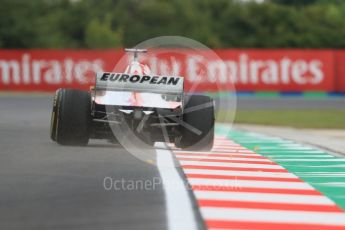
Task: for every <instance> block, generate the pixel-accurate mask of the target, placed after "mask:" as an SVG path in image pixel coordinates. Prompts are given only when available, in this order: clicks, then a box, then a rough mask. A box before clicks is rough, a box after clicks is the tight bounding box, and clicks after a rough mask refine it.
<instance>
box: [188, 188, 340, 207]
mask: <svg viewBox="0 0 345 230" xmlns="http://www.w3.org/2000/svg"><path fill="white" fill-rule="evenodd" d="M240 191H241V190H239V191H238V192H214V191H194V194H195V196H196V198H197V199H208V200H222V201H247V202H267V203H285V204H314V205H335V204H334V202H333V201H331V200H330V199H328V198H327V197H325V196H322V195H294V194H274V193H272V194H266V193H252V192H240Z"/></svg>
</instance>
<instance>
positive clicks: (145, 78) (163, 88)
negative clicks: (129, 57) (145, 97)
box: [95, 72, 184, 94]
mask: <svg viewBox="0 0 345 230" xmlns="http://www.w3.org/2000/svg"><path fill="white" fill-rule="evenodd" d="M183 80H184V79H183V77H175V76H158V75H138V74H127V73H110V72H98V73H97V76H96V85H95V90H105V91H131V92H133V91H135V92H147V93H160V94H182V93H183Z"/></svg>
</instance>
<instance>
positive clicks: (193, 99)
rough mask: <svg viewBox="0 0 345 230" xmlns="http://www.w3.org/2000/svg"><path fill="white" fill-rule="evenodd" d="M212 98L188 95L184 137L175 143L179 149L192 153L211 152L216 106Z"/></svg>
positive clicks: (185, 108) (183, 127) (185, 107)
mask: <svg viewBox="0 0 345 230" xmlns="http://www.w3.org/2000/svg"><path fill="white" fill-rule="evenodd" d="M213 104H214V103H213V100H212V99H211V98H210V97H207V96H203V95H186V96H185V105H184V114H183V122H184V123H185V124H184V125H181V133H182V136H181V137H180V138H179V139H177V142H175V144H176V146H177V147H180V148H183V149H186V150H191V151H209V150H211V149H212V146H213V140H214V120H215V118H214V105H213ZM196 132H197V133H196Z"/></svg>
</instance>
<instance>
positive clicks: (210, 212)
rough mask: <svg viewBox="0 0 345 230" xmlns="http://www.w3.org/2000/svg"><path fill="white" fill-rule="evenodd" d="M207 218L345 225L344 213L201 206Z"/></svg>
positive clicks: (202, 212) (203, 214)
mask: <svg viewBox="0 0 345 230" xmlns="http://www.w3.org/2000/svg"><path fill="white" fill-rule="evenodd" d="M201 214H202V216H203V217H204V218H205V219H206V220H225V221H248V222H265V223H267V222H268V223H299V224H327V225H335V226H339V225H340V226H345V214H344V213H322V212H306V211H280V210H279V211H278V210H274V211H271V210H260V209H244V208H201Z"/></svg>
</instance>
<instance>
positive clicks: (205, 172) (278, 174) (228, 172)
mask: <svg viewBox="0 0 345 230" xmlns="http://www.w3.org/2000/svg"><path fill="white" fill-rule="evenodd" d="M183 171H184V173H186V174H201V175H221V176H252V177H258V178H260V177H271V178H298V177H297V176H296V175H294V174H292V173H288V172H286V173H285V172H251V171H248V172H246V171H233V170H207V169H184V170H183Z"/></svg>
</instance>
